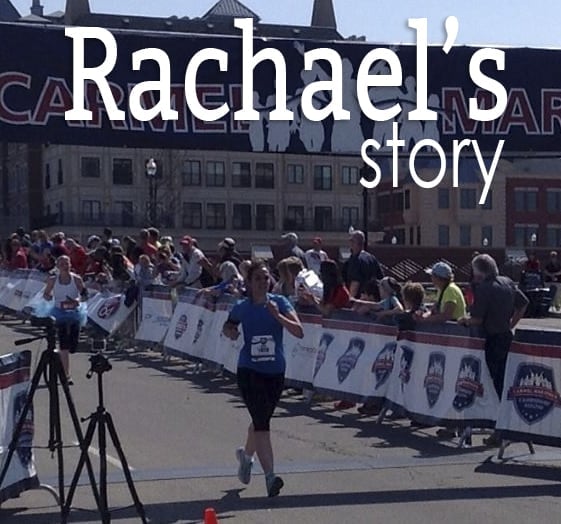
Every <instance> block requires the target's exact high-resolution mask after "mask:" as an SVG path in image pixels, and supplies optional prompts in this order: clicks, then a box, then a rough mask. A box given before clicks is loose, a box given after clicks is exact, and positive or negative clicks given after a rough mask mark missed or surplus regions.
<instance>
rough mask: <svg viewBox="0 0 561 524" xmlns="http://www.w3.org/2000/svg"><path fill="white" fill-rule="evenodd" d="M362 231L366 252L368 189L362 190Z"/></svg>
mask: <svg viewBox="0 0 561 524" xmlns="http://www.w3.org/2000/svg"><path fill="white" fill-rule="evenodd" d="M362 231H363V233H364V243H365V245H366V249H367V250H368V189H366V188H365V187H363V188H362Z"/></svg>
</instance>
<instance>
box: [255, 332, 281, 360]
mask: <svg viewBox="0 0 561 524" xmlns="http://www.w3.org/2000/svg"><path fill="white" fill-rule="evenodd" d="M251 360H252V361H253V362H273V361H274V360H275V340H274V339H273V337H272V336H271V335H261V336H256V337H253V338H252V339H251Z"/></svg>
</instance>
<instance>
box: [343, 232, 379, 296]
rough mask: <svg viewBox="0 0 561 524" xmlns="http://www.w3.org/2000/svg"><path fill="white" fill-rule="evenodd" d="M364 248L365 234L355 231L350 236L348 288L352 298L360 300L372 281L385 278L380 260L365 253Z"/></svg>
mask: <svg viewBox="0 0 561 524" xmlns="http://www.w3.org/2000/svg"><path fill="white" fill-rule="evenodd" d="M364 247H365V237H364V233H363V232H362V231H358V230H357V231H353V232H352V233H351V236H350V248H351V257H350V259H349V261H348V266H347V287H348V288H349V292H350V293H351V297H352V298H359V297H360V296H361V294H362V293H363V292H364V288H365V286H366V283H367V282H369V281H370V280H372V279H376V280H382V278H384V274H383V272H382V269H381V268H380V264H379V263H378V260H377V259H376V257H375V256H374V255H372V254H370V253H368V252H367V251H365V250H364Z"/></svg>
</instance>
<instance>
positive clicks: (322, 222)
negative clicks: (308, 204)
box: [314, 206, 333, 231]
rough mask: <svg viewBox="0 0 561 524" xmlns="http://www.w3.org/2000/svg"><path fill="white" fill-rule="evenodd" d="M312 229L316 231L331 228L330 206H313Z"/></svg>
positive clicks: (330, 229) (331, 211)
mask: <svg viewBox="0 0 561 524" xmlns="http://www.w3.org/2000/svg"><path fill="white" fill-rule="evenodd" d="M314 229H315V230H316V231H332V230H333V209H332V208H331V207H330V206H317V207H315V208H314Z"/></svg>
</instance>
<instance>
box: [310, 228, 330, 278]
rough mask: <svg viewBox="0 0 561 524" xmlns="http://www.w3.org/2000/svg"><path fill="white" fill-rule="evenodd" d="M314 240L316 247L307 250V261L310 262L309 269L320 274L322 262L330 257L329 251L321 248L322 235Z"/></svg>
mask: <svg viewBox="0 0 561 524" xmlns="http://www.w3.org/2000/svg"><path fill="white" fill-rule="evenodd" d="M312 242H313V245H314V247H313V248H312V249H308V251H306V262H307V264H308V269H311V270H312V271H313V272H314V273H315V274H316V275H318V276H319V267H320V266H321V263H322V262H323V261H324V260H327V259H328V258H329V257H328V256H327V253H326V252H325V251H324V250H323V249H321V245H322V240H321V238H320V237H316V238H314V240H313V241H312Z"/></svg>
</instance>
